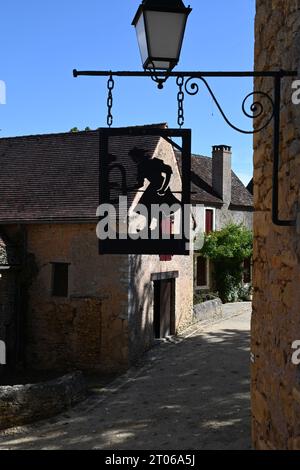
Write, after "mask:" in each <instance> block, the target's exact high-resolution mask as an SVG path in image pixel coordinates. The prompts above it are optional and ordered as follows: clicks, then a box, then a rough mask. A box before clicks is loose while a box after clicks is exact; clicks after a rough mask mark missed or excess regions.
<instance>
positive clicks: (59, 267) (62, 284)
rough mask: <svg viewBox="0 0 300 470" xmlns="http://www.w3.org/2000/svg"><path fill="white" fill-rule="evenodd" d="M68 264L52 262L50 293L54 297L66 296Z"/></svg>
mask: <svg viewBox="0 0 300 470" xmlns="http://www.w3.org/2000/svg"><path fill="white" fill-rule="evenodd" d="M68 289H69V264H68V263H53V264H52V295H53V296H55V297H68Z"/></svg>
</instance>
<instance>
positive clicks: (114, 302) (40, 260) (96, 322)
mask: <svg viewBox="0 0 300 470" xmlns="http://www.w3.org/2000/svg"><path fill="white" fill-rule="evenodd" d="M27 250H28V252H29V253H34V256H35V262H36V265H37V269H38V273H37V276H36V278H35V279H34V281H33V283H32V286H31V288H30V290H29V308H28V312H27V319H26V363H27V367H30V368H36V369H51V370H53V369H60V370H69V369H74V368H78V369H83V370H88V369H97V370H102V371H106V370H109V371H113V370H121V369H125V368H126V367H127V366H128V324H127V301H128V295H127V287H128V281H127V276H124V271H125V272H127V271H128V268H127V264H128V261H127V260H128V258H127V257H126V256H107V255H105V256H100V255H99V254H98V243H97V238H96V233H95V226H94V225H92V224H91V225H88V224H82V225H80V224H76V225H75V224H73V225H72V224H53V225H28V226H27ZM53 262H64V263H70V265H69V295H68V297H53V296H52V292H51V286H52V264H51V263H53Z"/></svg>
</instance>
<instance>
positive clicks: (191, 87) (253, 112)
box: [73, 69, 298, 227]
mask: <svg viewBox="0 0 300 470" xmlns="http://www.w3.org/2000/svg"><path fill="white" fill-rule="evenodd" d="M297 75H298V74H297V72H295V71H285V70H277V71H250V72H195V71H192V72H160V74H159V79H158V80H155V81H156V82H157V83H158V88H160V89H161V88H163V85H164V83H165V81H166V80H167V79H169V78H171V77H175V78H176V79H177V86H178V79H179V77H181V78H182V80H180V86H181V93H182V89H183V88H184V91H185V92H186V93H187V94H188V95H190V96H195V95H197V94H198V92H199V89H200V88H199V85H198V83H197V82H196V81H195V80H196V79H198V80H200V81H201V82H202V83H203V84H204V86H205V87H206V89H207V91H208V92H209V94H210V96H211V97H212V99H213V101H214V103H215V104H216V106H217V108H218V110H219V112H220V114H221V115H222V117H223V119H224V120H225V122H226V123H227V124H228V125H229V126H230V127H231V128H232V129H234V130H235V131H237V132H239V133H242V134H248V135H249V134H256V133H258V132H261V131H262V130H263V129H265V128H266V127H267V126H269V125H270V124H271V122H273V177H272V180H273V181H272V182H273V187H272V221H273V223H274V224H275V225H279V226H283V227H292V226H296V218H295V219H294V220H283V219H281V218H280V216H279V167H280V114H281V85H282V79H283V78H285V77H296V76H297ZM73 76H74V77H79V76H94V77H113V76H116V77H150V78H152V79H153V73H151V72H146V71H144V72H125V71H124V72H123V71H120V72H111V71H78V70H76V69H74V70H73ZM209 77H212V78H216V77H223V78H226V77H237V78H239V77H240V78H241V77H252V78H257V77H265V78H267V77H269V78H272V79H273V94H272V95H270V94H268V93H265V92H263V91H253V92H251V93H249V94H248V95H247V96H246V97H245V99H244V100H243V103H242V111H243V113H244V115H245V116H247V117H248V118H250V119H257V118H259V117H264V116H265V120H264V121H263V123H262V124H261V125H260V126H259V127H254V129H252V130H246V129H241V128H239V127H237V126H235V125H234V124H233V123H232V122H231V121H230V120H229V118H228V117H227V115H226V113H225V112H224V111H223V108H222V106H221V105H220V103H219V101H218V99H217V98H216V96H215V94H214V92H213V90H212V88H211V87H210V85H209V83H208V81H207V80H206V78H209ZM251 97H253V98H254V101H253V103H252V104H251V105H250V112H249V111H247V109H246V104H247V101H248V100H249V99H250V98H251ZM261 100H265V103H266V105H264V103H263V102H262V101H261ZM182 101H183V99H181V108H182ZM267 103H268V108H269V110H268V112H267V111H266V106H267ZM181 118H182V119H183V110H182V109H181ZM181 124H183V123H182V121H181Z"/></svg>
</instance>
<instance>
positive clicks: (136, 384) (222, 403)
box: [0, 329, 251, 450]
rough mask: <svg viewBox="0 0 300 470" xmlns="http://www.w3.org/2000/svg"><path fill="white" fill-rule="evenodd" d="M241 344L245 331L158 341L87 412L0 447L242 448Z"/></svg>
mask: <svg viewBox="0 0 300 470" xmlns="http://www.w3.org/2000/svg"><path fill="white" fill-rule="evenodd" d="M249 342H250V334H249V332H248V331H240V330H239V329H224V330H221V331H220V330H218V331H217V332H211V333H203V334H201V336H197V337H191V338H188V339H186V340H185V341H183V342H181V343H179V344H172V343H164V344H162V345H161V346H160V347H158V348H156V349H155V350H153V351H151V356H152V357H151V359H152V361H149V362H148V366H147V367H146V368H144V369H143V370H141V371H140V373H139V375H137V376H136V377H135V378H134V379H131V380H130V381H129V382H127V384H126V387H123V388H121V389H119V390H118V391H117V393H114V394H111V393H108V394H107V396H106V398H105V399H104V401H103V402H100V401H99V403H98V404H97V405H96V404H95V405H94V406H93V408H92V409H91V410H90V411H88V408H87V411H86V412H85V413H84V412H83V411H82V409H81V412H80V413H79V412H76V409H74V410H73V411H72V412H71V413H69V414H68V416H67V417H66V416H65V417H64V416H62V417H61V419H60V422H58V423H52V424H50V425H49V426H48V427H47V430H46V429H44V428H43V427H41V426H36V427H35V428H33V429H30V428H28V430H27V432H28V434H27V435H26V433H25V435H24V434H22V435H18V436H11V437H9V436H7V437H3V441H2V443H1V440H0V448H1V447H7V446H9V448H10V449H22V448H30V446H32V447H33V448H36V449H39V448H51V449H95V448H96V449H107V450H109V449H114V450H115V449H118V450H122V449H136V450H140V449H149V450H150V449H176V450H181V449H191V450H194V449H233V450H235V449H249V448H250V446H251V435H250V434H251V433H250V415H251V413H250V393H249V388H250V379H249V375H250V374H249ZM63 424H64V425H63ZM46 431H47V432H46ZM4 441H5V442H4Z"/></svg>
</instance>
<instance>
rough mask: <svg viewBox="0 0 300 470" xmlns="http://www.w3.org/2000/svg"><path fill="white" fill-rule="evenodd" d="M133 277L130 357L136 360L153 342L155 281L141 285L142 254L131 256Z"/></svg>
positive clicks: (130, 304)
mask: <svg viewBox="0 0 300 470" xmlns="http://www.w3.org/2000/svg"><path fill="white" fill-rule="evenodd" d="M129 262H130V263H131V271H130V272H131V279H130V293H131V294H130V299H129V302H128V305H129V321H128V328H129V359H130V362H131V363H133V362H135V361H136V360H137V359H138V358H139V356H140V355H141V354H142V353H143V352H144V351H146V350H147V349H149V348H150V347H151V346H152V344H153V339H154V336H153V295H154V288H153V282H152V281H151V280H150V279H149V282H148V283H147V284H146V285H144V288H143V290H141V287H140V286H139V279H140V276H141V275H142V274H143V272H142V271H143V270H142V268H143V263H142V257H141V256H131V257H130V261H129Z"/></svg>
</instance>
